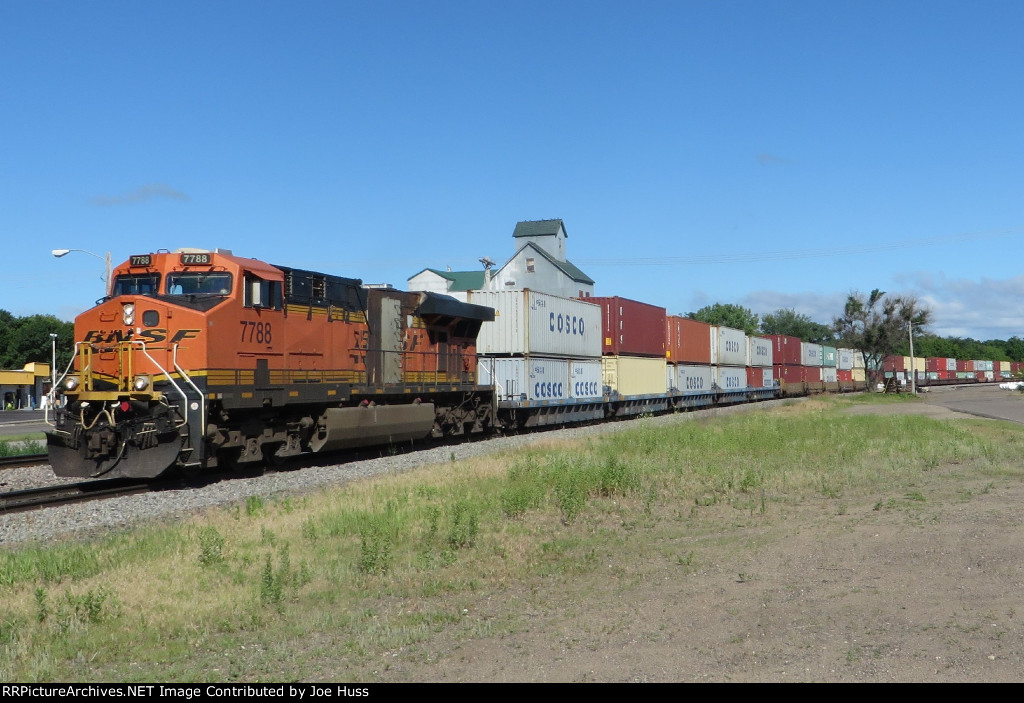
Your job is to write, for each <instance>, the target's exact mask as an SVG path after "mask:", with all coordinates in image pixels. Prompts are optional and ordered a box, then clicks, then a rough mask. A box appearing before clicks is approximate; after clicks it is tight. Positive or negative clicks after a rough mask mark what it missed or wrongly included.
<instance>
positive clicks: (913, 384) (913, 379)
mask: <svg viewBox="0 0 1024 703" xmlns="http://www.w3.org/2000/svg"><path fill="white" fill-rule="evenodd" d="M907 333H908V334H909V335H910V392H911V393H912V394H914V395H917V369H916V368H914V321H913V320H907Z"/></svg>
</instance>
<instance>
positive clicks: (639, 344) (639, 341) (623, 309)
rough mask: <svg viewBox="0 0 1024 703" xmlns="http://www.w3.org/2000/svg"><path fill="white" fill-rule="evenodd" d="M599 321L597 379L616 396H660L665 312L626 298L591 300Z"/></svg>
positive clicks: (663, 391) (664, 385)
mask: <svg viewBox="0 0 1024 703" xmlns="http://www.w3.org/2000/svg"><path fill="white" fill-rule="evenodd" d="M586 300H587V302H588V303H592V304H595V305H597V306H599V308H600V310H601V319H602V328H601V329H602V339H601V342H602V345H601V351H602V354H603V355H602V357H601V375H602V379H603V382H604V385H606V386H608V387H609V388H610V389H611V390H612V391H616V392H618V394H619V395H620V396H624V397H630V396H651V395H660V396H664V395H665V394H666V392H667V390H668V379H667V372H666V362H665V359H666V344H665V337H666V331H667V325H666V321H665V318H666V315H665V308H662V307H658V306H657V305H650V304H648V303H641V302H639V301H636V300H630V299H628V298H620V297H618V296H614V297H591V298H587V299H586Z"/></svg>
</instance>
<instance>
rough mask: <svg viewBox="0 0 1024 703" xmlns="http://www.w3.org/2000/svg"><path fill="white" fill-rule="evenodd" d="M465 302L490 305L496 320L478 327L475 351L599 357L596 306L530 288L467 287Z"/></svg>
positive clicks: (599, 323) (482, 352)
mask: <svg viewBox="0 0 1024 703" xmlns="http://www.w3.org/2000/svg"><path fill="white" fill-rule="evenodd" d="M469 302H471V303H473V304H474V305H486V306H487V307H490V308H494V321H493V322H485V323H483V324H482V325H481V326H480V334H479V335H477V340H476V349H477V353H478V354H519V355H532V354H539V355H542V356H554V357H577V358H592V359H596V358H599V357H600V356H601V341H602V340H601V334H602V332H601V308H600V306H598V305H594V304H593V303H585V302H583V301H581V300H573V299H571V298H561V297H558V296H556V295H548V294H547V293H538V292H536V291H531V290H510V291H470V294H469Z"/></svg>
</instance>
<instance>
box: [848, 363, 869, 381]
mask: <svg viewBox="0 0 1024 703" xmlns="http://www.w3.org/2000/svg"><path fill="white" fill-rule="evenodd" d="M851 374H852V375H853V381H854V383H866V382H867V380H868V377H867V371H866V370H865V369H864V368H863V367H860V368H858V367H856V366H854V367H853V371H851Z"/></svg>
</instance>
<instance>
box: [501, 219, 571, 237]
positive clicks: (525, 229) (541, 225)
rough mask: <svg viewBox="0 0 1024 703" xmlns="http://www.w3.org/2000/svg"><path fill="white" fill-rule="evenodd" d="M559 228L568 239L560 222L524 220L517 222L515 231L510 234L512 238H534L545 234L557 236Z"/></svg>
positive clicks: (567, 233) (562, 223) (567, 234)
mask: <svg viewBox="0 0 1024 703" xmlns="http://www.w3.org/2000/svg"><path fill="white" fill-rule="evenodd" d="M559 227H561V228H562V231H563V232H565V237H566V239H568V238H569V232H568V231H567V230H566V229H565V223H564V222H562V221H561V220H525V221H523V222H517V223H516V229H515V231H514V232H512V236H513V237H536V236H538V235H545V234H558V228H559Z"/></svg>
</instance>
